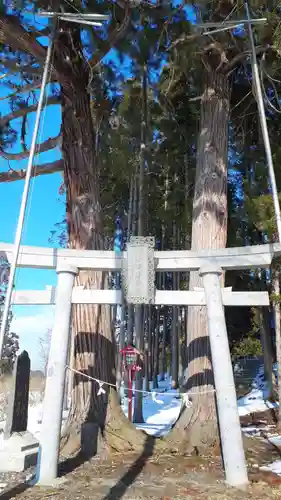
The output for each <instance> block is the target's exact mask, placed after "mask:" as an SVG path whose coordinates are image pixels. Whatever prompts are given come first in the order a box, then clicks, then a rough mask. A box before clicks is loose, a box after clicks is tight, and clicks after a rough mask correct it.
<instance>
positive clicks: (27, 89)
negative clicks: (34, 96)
mask: <svg viewBox="0 0 281 500" xmlns="http://www.w3.org/2000/svg"><path fill="white" fill-rule="evenodd" d="M5 85H6V83H5ZM39 87H41V82H40V81H38V82H36V83H29V84H28V85H25V86H24V87H16V85H13V88H16V90H15V91H14V92H12V93H11V94H8V95H6V96H4V97H0V101H5V100H6V99H10V98H11V97H13V96H15V95H18V94H25V93H26V92H32V91H33V90H36V89H38V88H39Z"/></svg>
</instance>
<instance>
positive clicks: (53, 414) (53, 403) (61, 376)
mask: <svg viewBox="0 0 281 500" xmlns="http://www.w3.org/2000/svg"><path fill="white" fill-rule="evenodd" d="M77 272H78V269H77V268H76V267H72V266H67V265H65V266H63V267H62V266H61V267H60V268H59V269H57V273H58V286H57V294H56V310H55V320H54V328H53V331H52V338H51V345H50V353H49V361H48V369H47V377H46V385H45V396H44V405H43V419H42V429H41V433H40V463H39V464H38V468H39V471H38V472H39V478H38V479H39V484H42V485H50V484H52V483H53V482H54V480H55V479H56V477H57V470H58V459H59V446H60V437H61V421H62V411H63V400H64V388H65V375H66V374H65V371H66V365H67V359H68V345H69V333H70V321H71V296H72V288H73V283H74V278H75V275H76V274H77Z"/></svg>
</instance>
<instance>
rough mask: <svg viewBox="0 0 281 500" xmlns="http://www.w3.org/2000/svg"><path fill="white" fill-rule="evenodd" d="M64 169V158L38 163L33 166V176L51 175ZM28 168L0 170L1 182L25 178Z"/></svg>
mask: <svg viewBox="0 0 281 500" xmlns="http://www.w3.org/2000/svg"><path fill="white" fill-rule="evenodd" d="M62 171H63V160H57V161H54V162H53V163H43V164H42V165H36V166H35V167H34V168H33V172H32V177H38V176H39V175H49V174H54V173H56V172H62ZM25 176H26V170H9V171H8V172H0V182H14V181H20V180H22V179H25Z"/></svg>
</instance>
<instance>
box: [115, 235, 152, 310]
mask: <svg viewBox="0 0 281 500" xmlns="http://www.w3.org/2000/svg"><path fill="white" fill-rule="evenodd" d="M154 279H155V270H154V238H144V237H137V236H135V237H132V238H131V239H130V242H129V243H128V245H127V258H126V259H125V262H124V268H123V282H124V292H125V297H126V300H127V302H128V303H131V304H151V303H153V302H154V293H155V290H154Z"/></svg>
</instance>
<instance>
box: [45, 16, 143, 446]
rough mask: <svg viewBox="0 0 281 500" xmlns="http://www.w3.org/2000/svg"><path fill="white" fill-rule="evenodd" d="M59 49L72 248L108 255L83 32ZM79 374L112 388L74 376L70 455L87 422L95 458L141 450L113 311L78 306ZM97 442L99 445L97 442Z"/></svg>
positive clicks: (90, 276)
mask: <svg viewBox="0 0 281 500" xmlns="http://www.w3.org/2000/svg"><path fill="white" fill-rule="evenodd" d="M64 27H65V31H63V32H61V33H60V35H59V37H58V40H57V43H56V45H55V54H54V63H55V66H56V69H57V71H58V73H59V76H60V78H59V82H60V85H61V94H62V138H63V141H62V153H63V159H64V180H65V185H66V193H67V223H68V231H69V242H70V247H71V248H76V249H85V250H93V249H95V250H98V249H103V244H104V243H103V221H102V214H101V206H100V192H99V179H98V171H97V164H96V154H95V142H96V141H95V134H94V125H93V122H92V116H91V107H90V96H89V93H88V91H87V86H88V81H89V73H88V69H87V66H86V65H85V61H84V59H83V55H82V50H81V44H80V30H79V29H77V30H76V29H73V27H71V28H69V27H68V26H67V25H64ZM106 284H107V276H106V274H105V273H101V272H92V271H80V273H79V275H78V277H77V279H76V285H79V286H83V287H84V288H92V287H93V288H104V287H106ZM73 334H74V336H75V339H74V349H75V351H74V368H75V369H76V370H79V371H80V372H82V373H83V374H85V375H88V376H90V377H94V378H97V379H99V380H102V381H105V382H108V383H110V384H112V386H111V387H109V386H107V385H104V387H103V388H104V390H105V394H101V395H98V390H99V384H98V383H96V382H93V381H91V380H87V378H85V377H83V376H79V375H78V376H77V375H75V376H74V389H73V412H72V417H74V418H73V419H72V422H74V421H75V426H74V425H72V426H70V429H71V436H70V437H71V438H72V439H69V440H68V451H69V452H74V451H77V450H78V449H79V446H80V436H79V434H80V428H81V424H82V423H83V422H91V423H93V424H94V426H93V427H94V429H95V436H93V453H94V452H95V451H96V450H97V449H98V445H99V444H101V443H102V444H103V445H106V448H107V449H110V448H114V449H115V450H119V451H124V450H128V449H129V450H132V449H138V448H141V446H142V444H143V442H144V440H145V439H144V437H143V436H142V434H141V433H138V432H137V431H136V430H135V428H134V427H133V426H132V425H130V424H129V422H128V421H127V419H126V418H125V417H124V415H123V412H122V410H121V407H120V406H119V403H118V397H117V394H116V390H115V385H116V374H115V342H114V336H113V333H112V329H111V324H110V311H109V307H100V306H96V305H84V304H83V305H76V306H74V308H73ZM94 440H95V441H94Z"/></svg>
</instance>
